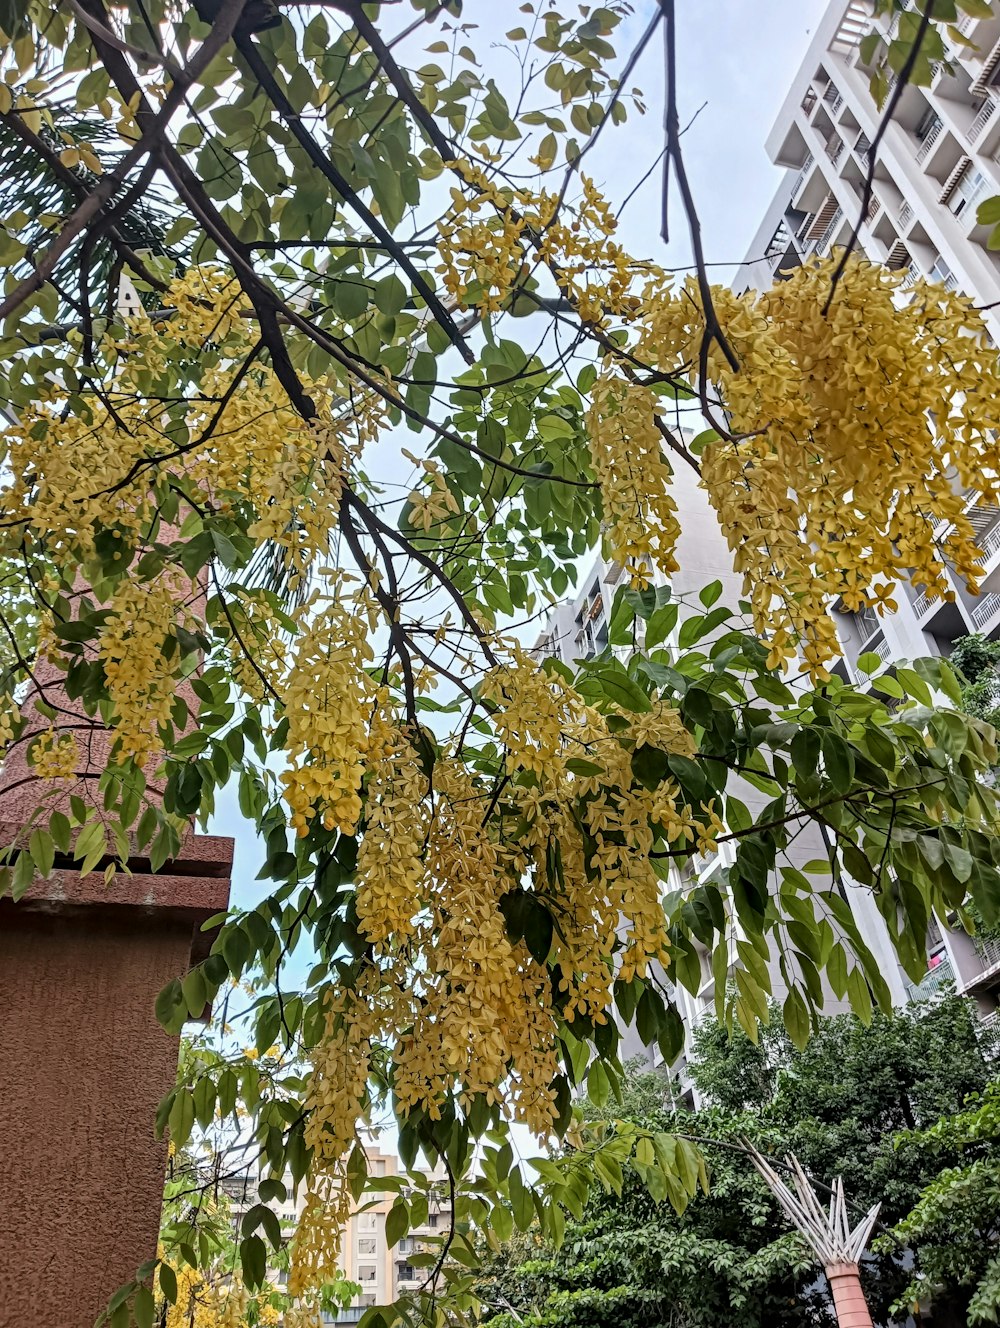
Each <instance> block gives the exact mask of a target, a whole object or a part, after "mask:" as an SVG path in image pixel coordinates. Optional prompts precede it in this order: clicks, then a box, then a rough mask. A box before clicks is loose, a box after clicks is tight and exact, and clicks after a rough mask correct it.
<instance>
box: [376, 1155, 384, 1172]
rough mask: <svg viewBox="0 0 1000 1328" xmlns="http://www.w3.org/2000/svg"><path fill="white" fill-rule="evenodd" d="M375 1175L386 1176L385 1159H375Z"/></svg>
mask: <svg viewBox="0 0 1000 1328" xmlns="http://www.w3.org/2000/svg"><path fill="white" fill-rule="evenodd" d="M375 1175H376V1176H384V1175H385V1159H384V1158H381V1157H379V1158H376V1159H375Z"/></svg>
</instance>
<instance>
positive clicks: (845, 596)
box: [703, 258, 1000, 676]
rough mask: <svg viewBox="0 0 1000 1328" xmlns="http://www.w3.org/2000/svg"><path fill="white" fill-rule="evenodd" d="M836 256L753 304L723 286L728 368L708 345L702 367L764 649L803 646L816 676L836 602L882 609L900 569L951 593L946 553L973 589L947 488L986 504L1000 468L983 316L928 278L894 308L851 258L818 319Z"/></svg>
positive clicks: (892, 288)
mask: <svg viewBox="0 0 1000 1328" xmlns="http://www.w3.org/2000/svg"><path fill="white" fill-rule="evenodd" d="M832 262H833V260H827V261H825V262H818V263H814V264H810V265H807V266H804V267H801V268H799V269H797V270H796V272H795V273H794V274H793V275H792V276H791V278H790V279H789V280H787V281H783V282H779V283H778V284H777V285H776V286H775V287H774V289H773V290H771V291H767V292H766V293H764V294H761V295H758V296H756V298H754V297H752V296H750V295H748V296H745V297H743V298H742V299H741V300H736V297H734V296H727V295H725V294H724V293H720V294H719V297H718V298H719V301H720V305H719V312H720V316H721V319H722V323H723V327H724V328H725V330H726V333H727V336H729V338H730V341H731V343H732V345H733V347H734V349H735V351H736V353H737V355H738V356H739V359H740V362H741V370H740V372H739V373H734V372H733V371H732V370H731V369H730V368H729V367H728V365H726V364H725V361H724V360H722V358H721V357H720V356H718V354H717V353H716V357H715V360H714V363H713V373H714V376H715V377H716V379H717V381H718V383H719V386H720V391H721V393H722V395H723V398H724V400H725V402H726V407H727V410H728V413H729V418H730V422H731V428H732V431H733V432H734V434H736V435H738V436H739V435H743V437H741V438H740V440H739V441H738V442H735V443H730V442H725V441H720V442H718V443H714V444H712V445H711V446H710V447H709V448H707V449H706V452H705V456H704V472H703V473H704V479H705V484H706V486H707V487H708V490H709V493H710V495H711V497H712V501H713V503H714V505H715V507H716V510H717V511H718V512H719V515H720V518H721V520H722V524H723V528H724V529H725V531H726V534H727V536H728V538H729V544H730V547H731V548H732V550H733V553H734V559H735V562H736V565H737V567H738V568H739V569H740V570H742V571H744V572H745V573H746V576H747V582H748V588H749V591H750V596H751V600H752V603H753V606H754V614H755V619H756V622H757V625H758V628H759V629H760V630H761V632H762V633H763V632H765V631H767V630H771V632H772V636H771V643H772V647H773V658H774V659H775V660H776V659H777V658H778V657H779V656H781V655H789V654H791V653H792V652H793V651H794V649H795V645H796V643H797V642H799V641H804V642H805V645H804V650H803V653H804V655H805V658H806V661H807V664H808V666H809V668H810V669H811V671H812V672H813V673H814V674H818V675H820V676H822V672H823V669H822V666H823V663H824V661H825V660H826V659H828V658H829V657H830V656H831V655H833V654H835V653H836V652H837V649H838V647H837V643H836V640H835V637H834V634H833V628H832V625H831V622H830V618H829V615H828V613H827V605H828V604H829V602H830V600H831V599H832V598H839V599H840V600H841V601H842V602H843V604H844V606H845V607H846V608H848V609H851V610H856V609H859V608H861V607H862V606H865V605H867V606H871V607H874V608H875V609H876V611H877V612H879V613H881V612H884V610H885V606H886V603H887V602H888V601H889V600H890V599H891V594H892V590H893V585H894V582H895V581H896V579H897V578H900V577H905V578H907V579H909V580H910V581H911V582H912V583H913V584H914V585H915V586H923V587H925V588H926V589H927V590H928V592H929V593H930V594H931V595H933V596H938V595H942V596H945V597H948V598H951V597H953V595H954V592H953V591H952V590H951V588H950V583H949V580H948V576H947V574H946V570H945V569H946V563H950V564H951V565H952V567H953V568H954V570H955V573H956V574H957V575H958V576H959V577H961V578H962V579H964V580H965V582H966V583H967V585H968V586H969V588H970V589H971V590H972V591H974V592H975V591H976V590H978V586H979V582H980V580H981V577H982V568H981V567H980V565H979V561H978V558H979V552H978V550H977V548H976V539H975V531H974V529H973V527H972V525H971V523H970V521H969V519H968V516H967V515H966V514H965V511H964V507H965V501H966V500H965V498H964V495H963V493H962V492H961V490H962V489H971V488H975V489H978V490H979V491H980V493H981V494H982V498H983V500H984V501H987V502H992V503H996V502H997V501H998V492H997V483H998V476H1000V442H998V439H997V431H996V400H997V398H998V396H1000V366H998V361H997V354H996V350H995V348H994V347H993V346H992V344H991V343H990V340H989V337H988V334H987V331H986V328H985V325H984V323H983V320H982V316H981V315H980V314H979V313H978V312H977V311H975V310H973V309H972V308H971V307H970V305H969V303H968V301H967V300H966V299H965V298H964V297H962V296H960V295H958V294H955V293H952V292H948V291H945V290H943V289H942V288H940V287H936V286H933V287H932V286H931V285H929V284H927V283H925V282H918V283H917V286H916V288H915V290H914V293H913V296H912V298H911V299H910V300H908V301H906V302H903V301H901V299H900V295H899V283H900V277H899V276H898V275H897V274H893V273H889V272H887V271H886V270H885V269H883V268H881V267H879V266H876V265H874V264H871V263H868V262H866V261H864V260H861V259H858V258H852V259H851V260H850V262H849V263H848V266H847V269H846V270H845V272H844V275H843V278H842V280H841V282H840V284H839V286H838V288H837V292H836V296H835V298H834V300H833V302H832V304H831V306H830V309H829V311H828V312H826V313H824V312H823V306H824V303H825V301H826V299H827V296H828V294H829V291H830V277H831V267H832ZM938 520H941V521H945V522H947V523H948V524H949V532H948V534H947V535H946V536H945V537H944V538H943V539H940V540H939V539H938V537H937V536H936V534H935V529H934V525H935V522H936V521H938ZM880 579H881V580H882V581H883V582H884V583H887V584H883V585H882V586H881V587H879V588H876V586H875V584H874V583H875V582H876V581H878V580H880Z"/></svg>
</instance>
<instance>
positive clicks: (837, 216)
mask: <svg viewBox="0 0 1000 1328" xmlns="http://www.w3.org/2000/svg"><path fill="white" fill-rule="evenodd" d="M843 219H844V211H843V208H840V207H838V208H837V210H836V212H834V214H833V216H832V217H831V218H830V220H829V223H828V224H827V227H826V230H825V231H824V232H823V234H822V235H821V236H820V237H819V239H818V240H817V241H816V252H817V253H818V254H822V253H825V252H826V247H827V245H828V244H829V243H830V241H831V240H832V239H833V237H834V235H835V234H836V231H837V228H838V226H839V225H840V223H841V222H842V221H843Z"/></svg>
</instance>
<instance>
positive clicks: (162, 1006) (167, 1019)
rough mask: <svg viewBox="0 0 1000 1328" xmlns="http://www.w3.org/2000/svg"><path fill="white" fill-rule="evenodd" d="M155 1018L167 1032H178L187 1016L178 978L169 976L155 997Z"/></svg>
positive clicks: (185, 1003) (182, 991)
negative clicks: (168, 979)
mask: <svg viewBox="0 0 1000 1328" xmlns="http://www.w3.org/2000/svg"><path fill="white" fill-rule="evenodd" d="M154 1011H155V1014H156V1018H157V1020H158V1021H159V1022H160V1024H162V1025H163V1027H164V1028H165V1029H166V1031H167V1032H168V1033H179V1032H180V1031H181V1028H182V1027H183V1026H184V1021H185V1019H186V1018H187V1002H186V1001H185V999H184V989H183V988H182V986H181V984H180V981H179V979H177V978H171V979H170V981H169V982H168V983H167V985H166V986H165V987H164V988H163V990H162V991H161V992H160V994H159V995H158V996H157V998H156V1004H155V1006H154Z"/></svg>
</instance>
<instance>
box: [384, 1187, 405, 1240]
mask: <svg viewBox="0 0 1000 1328" xmlns="http://www.w3.org/2000/svg"><path fill="white" fill-rule="evenodd" d="M409 1229H410V1210H409V1208H408V1207H407V1206H406V1201H405V1199H403V1198H402V1197H400V1198H398V1199H397V1200H396V1201H395V1203H394V1204H393V1205H392V1207H391V1208H390V1209H389V1212H388V1213H387V1214H386V1219H385V1242H386V1244H387V1245H388V1246H389V1247H390V1248H391V1247H392V1246H393V1245H397V1244H398V1243H399V1242H400V1241H401V1240H402V1238H403V1237H404V1236H405V1235H406V1233H407V1232H408V1231H409Z"/></svg>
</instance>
